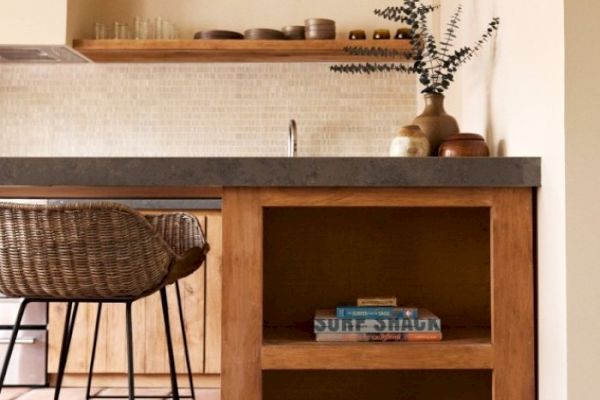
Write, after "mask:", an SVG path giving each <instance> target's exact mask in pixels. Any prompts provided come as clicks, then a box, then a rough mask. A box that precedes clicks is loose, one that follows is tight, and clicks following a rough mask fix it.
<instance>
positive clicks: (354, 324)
mask: <svg viewBox="0 0 600 400" xmlns="http://www.w3.org/2000/svg"><path fill="white" fill-rule="evenodd" d="M441 329H442V323H441V321H440V319H439V318H438V317H436V316H435V315H433V314H432V313H431V312H429V311H427V310H419V318H418V319H408V318H403V319H390V318H374V319H364V318H354V319H344V318H339V317H337V316H336V312H335V310H319V311H317V312H316V313H315V319H314V332H315V333H317V334H319V333H391V332H394V333H411V332H440V331H441Z"/></svg>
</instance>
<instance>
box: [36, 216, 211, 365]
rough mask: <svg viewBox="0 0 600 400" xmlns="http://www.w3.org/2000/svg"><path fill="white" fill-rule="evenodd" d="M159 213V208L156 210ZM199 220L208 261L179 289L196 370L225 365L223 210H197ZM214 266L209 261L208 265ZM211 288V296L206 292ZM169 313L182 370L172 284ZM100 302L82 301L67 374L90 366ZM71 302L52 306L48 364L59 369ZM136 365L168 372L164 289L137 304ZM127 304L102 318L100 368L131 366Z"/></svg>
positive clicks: (109, 306) (111, 306) (112, 308)
mask: <svg viewBox="0 0 600 400" xmlns="http://www.w3.org/2000/svg"><path fill="white" fill-rule="evenodd" d="M152 213H156V211H152ZM192 213H193V214H194V215H196V216H197V217H198V219H199V220H200V222H201V224H202V227H203V229H204V231H205V232H206V233H207V241H208V243H209V244H210V246H211V251H210V253H209V257H208V259H207V262H206V263H204V264H203V265H202V267H201V268H200V269H198V270H197V271H196V272H195V273H194V274H193V275H191V276H189V277H188V278H186V279H184V280H181V281H180V283H179V285H180V292H181V297H182V306H183V313H184V320H185V325H186V332H187V339H188V348H189V351H190V360H191V363H192V370H193V372H194V373H195V374H201V373H205V372H206V373H218V372H219V371H220V338H221V333H220V332H221V326H220V320H221V318H220V304H221V302H220V296H221V293H220V287H221V285H220V260H221V256H220V252H221V229H220V227H221V225H220V220H221V216H220V213H219V212H216V211H207V212H201V211H193V212H192ZM209 266H210V267H209ZM207 294H208V295H209V296H207ZM168 298H169V315H170V322H171V329H172V336H173V345H174V347H175V361H176V367H177V371H178V372H179V373H183V372H185V371H186V367H185V358H184V352H183V342H182V335H181V329H180V322H179V317H178V315H179V314H178V310H177V300H176V297H175V286H174V285H171V286H170V287H169V288H168ZM96 309H97V305H95V304H81V305H80V307H79V312H78V315H77V322H76V326H75V332H74V335H73V340H72V343H71V349H70V352H69V359H68V364H67V370H66V372H67V374H83V373H87V372H88V368H89V362H90V354H91V347H92V341H93V333H94V325H95V318H96ZM65 311H66V305H63V304H52V305H51V306H50V316H49V318H50V322H49V327H48V328H49V332H50V333H49V356H48V363H49V365H48V370H49V372H50V373H56V372H57V368H58V358H59V352H60V344H61V340H62V331H63V325H64V315H65ZM133 340H134V366H135V372H136V374H166V373H168V372H169V367H168V360H167V350H166V342H165V331H164V324H163V316H162V309H161V303H160V295H159V294H158V293H156V294H154V295H152V296H149V297H147V298H144V299H141V300H138V301H136V302H135V303H134V304H133ZM205 347H206V351H205ZM126 354H127V353H126V337H125V306H124V305H121V304H105V305H104V306H103V310H102V318H101V322H100V336H99V338H98V346H97V352H96V361H95V367H94V371H95V373H99V374H101V373H110V374H124V373H126V372H127V366H126Z"/></svg>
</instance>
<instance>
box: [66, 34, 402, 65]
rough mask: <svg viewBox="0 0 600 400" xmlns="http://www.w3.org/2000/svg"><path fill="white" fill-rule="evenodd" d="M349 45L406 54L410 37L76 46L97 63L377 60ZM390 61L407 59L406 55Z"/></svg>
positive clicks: (100, 42) (85, 42)
mask: <svg viewBox="0 0 600 400" xmlns="http://www.w3.org/2000/svg"><path fill="white" fill-rule="evenodd" d="M348 46H362V47H374V46H378V47H383V48H386V49H393V50H397V51H399V52H401V53H405V52H407V51H409V50H410V48H411V45H410V41H409V40H361V41H355V40H87V39H86V40H75V41H74V42H73V48H74V49H75V50H77V51H78V52H80V53H81V54H83V55H84V56H86V57H88V58H89V59H90V60H92V61H94V62H127V63H161V62H196V63H201V62H374V61H382V59H381V58H374V57H363V56H351V55H349V54H347V53H346V52H345V51H344V48H345V47H348ZM387 61H404V57H402V58H399V59H397V60H395V59H388V60H387Z"/></svg>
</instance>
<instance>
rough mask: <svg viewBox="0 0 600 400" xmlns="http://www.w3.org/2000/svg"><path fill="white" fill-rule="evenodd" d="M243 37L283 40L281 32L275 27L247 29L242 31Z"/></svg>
mask: <svg viewBox="0 0 600 400" xmlns="http://www.w3.org/2000/svg"><path fill="white" fill-rule="evenodd" d="M244 37H245V38H246V39H248V40H284V39H285V36H284V35H283V32H281V31H277V30H275V29H262V28H259V29H248V30H247V31H245V32H244Z"/></svg>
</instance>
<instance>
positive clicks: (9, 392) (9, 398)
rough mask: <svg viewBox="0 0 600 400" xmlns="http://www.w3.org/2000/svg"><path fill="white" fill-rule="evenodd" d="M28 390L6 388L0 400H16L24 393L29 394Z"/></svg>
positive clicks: (0, 395)
mask: <svg viewBox="0 0 600 400" xmlns="http://www.w3.org/2000/svg"><path fill="white" fill-rule="evenodd" d="M28 391H29V389H27V388H8V387H7V388H4V389H2V393H1V394H0V400H14V399H16V398H17V397H19V396H21V395H22V394H24V393H27V392H28Z"/></svg>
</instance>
